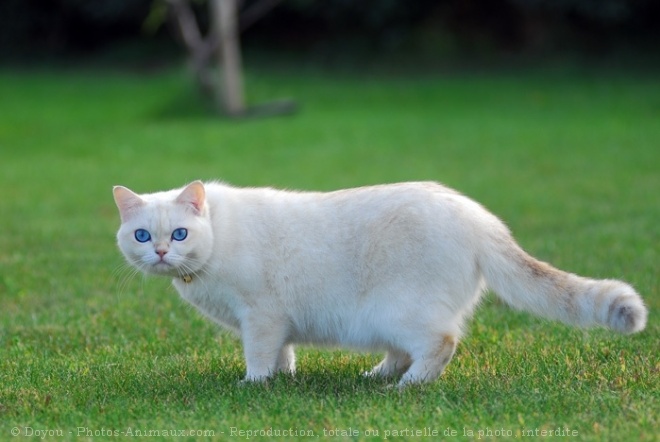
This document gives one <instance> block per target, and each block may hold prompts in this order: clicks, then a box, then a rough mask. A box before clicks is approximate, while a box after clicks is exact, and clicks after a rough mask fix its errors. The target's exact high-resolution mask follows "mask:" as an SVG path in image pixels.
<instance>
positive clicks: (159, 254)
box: [156, 249, 167, 259]
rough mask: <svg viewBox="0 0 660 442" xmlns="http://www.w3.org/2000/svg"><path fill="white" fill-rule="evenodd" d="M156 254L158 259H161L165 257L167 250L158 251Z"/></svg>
mask: <svg viewBox="0 0 660 442" xmlns="http://www.w3.org/2000/svg"><path fill="white" fill-rule="evenodd" d="M156 253H157V254H158V256H160V259H163V256H165V255H167V250H162V249H158V250H156Z"/></svg>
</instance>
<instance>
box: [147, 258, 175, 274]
mask: <svg viewBox="0 0 660 442" xmlns="http://www.w3.org/2000/svg"><path fill="white" fill-rule="evenodd" d="M151 270H152V271H153V272H154V273H157V274H159V275H175V274H177V275H178V272H177V271H176V267H175V266H174V265H173V264H171V263H169V262H167V261H158V262H157V263H155V264H152V266H151Z"/></svg>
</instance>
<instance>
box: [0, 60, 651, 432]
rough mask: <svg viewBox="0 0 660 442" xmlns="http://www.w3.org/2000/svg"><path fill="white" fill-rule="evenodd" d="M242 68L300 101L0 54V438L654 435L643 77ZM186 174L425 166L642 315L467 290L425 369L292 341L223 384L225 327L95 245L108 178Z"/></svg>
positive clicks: (524, 240)
mask: <svg viewBox="0 0 660 442" xmlns="http://www.w3.org/2000/svg"><path fill="white" fill-rule="evenodd" d="M247 84H248V93H249V97H250V101H251V102H253V103H263V102H266V101H268V100H271V99H276V98H281V97H294V98H295V99H297V100H298V101H299V103H300V104H301V111H300V112H299V113H298V114H296V115H294V116H290V117H280V118H270V119H259V120H248V121H227V120H222V119H217V118H215V117H213V116H211V115H206V114H204V113H203V112H201V111H200V108H199V107H197V106H196V100H195V99H194V98H193V97H191V91H192V88H191V87H190V85H189V83H188V81H187V80H186V77H185V74H183V73H181V72H178V71H167V72H161V73H155V74H154V73H152V74H148V75H147V74H138V73H125V72H123V73H122V72H104V71H97V70H91V71H64V70H59V71H58V70H50V71H8V70H5V71H0V190H1V192H2V194H1V195H0V223H1V224H0V226H1V227H2V229H1V230H0V302H1V304H0V306H1V308H0V312H1V314H0V440H9V439H13V438H12V431H13V429H14V428H17V429H18V432H19V434H20V435H22V436H32V437H36V436H41V435H43V434H45V433H41V431H46V430H48V431H51V432H52V433H53V434H52V435H54V436H62V437H57V438H49V439H57V440H62V439H64V440H67V439H75V440H102V439H103V437H95V436H101V435H102V434H106V436H107V433H109V432H118V433H115V434H119V433H120V432H123V433H128V435H129V436H130V435H131V434H132V435H134V436H135V435H138V434H145V433H148V432H150V431H162V432H163V433H161V435H162V434H165V433H164V432H166V431H172V430H186V431H188V430H194V432H195V434H196V432H200V434H201V435H202V436H203V437H201V439H213V440H246V439H247V438H248V437H250V440H268V439H271V438H275V437H274V436H273V437H270V436H269V435H268V433H267V432H268V431H269V429H271V428H272V431H274V432H275V434H277V431H280V432H282V431H287V432H288V431H290V429H291V430H292V431H293V433H294V434H293V435H294V436H297V438H300V439H306V438H307V437H303V436H308V435H309V433H307V432H312V434H313V435H314V436H320V437H324V436H328V437H329V436H337V437H334V438H333V440H345V439H351V438H353V439H366V440H383V439H385V438H387V439H388V440H390V439H391V440H436V439H437V437H436V438H435V439H434V438H431V437H425V435H428V434H433V432H437V433H436V434H438V435H439V436H440V437H444V438H445V439H446V440H461V439H470V440H471V439H474V440H476V439H478V438H479V437H481V438H482V439H491V440H492V439H494V437H490V438H489V437H488V436H489V435H490V436H498V435H500V436H501V435H504V436H505V437H506V436H510V438H511V439H512V438H514V437H515V436H528V435H531V434H533V435H535V437H536V436H542V435H543V434H544V433H542V432H543V431H550V430H552V431H556V429H557V428H558V427H559V428H561V429H562V431H566V430H565V428H568V429H569V431H570V433H569V435H571V436H572V435H575V434H577V435H578V437H577V438H576V437H571V440H624V439H625V440H647V441H651V440H658V439H657V438H658V429H659V428H660V418H659V415H660V401H659V390H660V360H659V357H658V348H659V347H658V343H659V342H660V326H658V315H657V311H658V309H659V308H660V296H659V291H658V274H659V271H658V270H659V269H658V263H659V262H660V259H659V258H660V257H659V253H658V252H659V243H660V241H659V233H660V82H658V81H657V75H656V76H653V75H644V74H625V73H621V72H598V71H597V70H590V69H586V70H575V69H567V70H561V69H559V70H554V71H552V72H542V71H540V70H539V71H536V70H529V71H526V72H518V73H517V72H498V73H491V74H488V73H477V72H465V73H460V72H452V73H444V74H432V73H428V72H426V73H419V74H414V73H408V74H405V75H404V74H399V75H388V76H384V75H376V74H374V73H347V72H343V73H342V72H328V73H325V72H322V71H321V70H314V69H307V70H302V71H297V70H295V69H292V70H290V71H287V70H283V69H273V70H268V69H260V70H258V71H255V72H252V73H251V74H250V75H249V77H248V79H247ZM198 178H200V179H223V180H226V181H228V182H230V183H233V184H236V185H246V186H260V185H272V186H277V187H286V188H296V189H320V190H329V189H336V188H342V187H349V186H359V185H365V184H372V183H382V182H395V181H403V180H437V181H441V182H443V183H445V184H447V185H450V186H452V187H455V188H457V189H459V190H461V191H462V192H464V193H466V194H468V195H470V196H471V197H473V198H475V199H476V200H478V201H480V202H482V203H483V204H484V205H486V206H487V207H489V208H490V209H491V210H492V211H493V212H494V213H496V214H498V215H499V216H500V217H502V218H503V219H504V220H505V221H506V222H507V224H508V225H509V226H510V227H511V229H512V230H513V232H514V234H515V236H516V237H517V238H518V240H519V241H520V243H521V244H522V245H523V247H525V248H526V249H527V250H528V251H529V252H531V253H532V254H533V255H535V256H537V257H538V258H540V259H543V260H546V261H549V262H552V263H553V264H555V265H557V266H559V267H561V268H563V269H565V270H569V271H572V272H575V273H580V274H584V275H586V276H592V277H601V278H605V277H610V278H620V279H625V280H627V281H628V282H630V283H632V284H633V285H634V286H635V287H636V288H637V289H638V290H639V292H640V293H641V294H642V296H643V297H644V298H645V299H646V302H647V304H648V305H649V307H650V309H651V314H650V317H649V325H648V328H647V329H646V331H644V332H643V333H641V334H639V335H635V336H630V337H622V336H618V335H614V334H612V333H609V332H607V331H604V330H591V331H581V330H575V329H570V328H568V327H565V326H563V325H559V324H556V323H550V322H546V321H543V320H540V319H537V318H535V317H532V316H530V315H527V314H523V313H518V312H514V311H512V310H510V309H508V308H507V307H505V306H503V305H502V304H501V303H499V302H498V301H496V300H495V298H493V297H488V298H487V300H486V301H485V302H484V305H483V306H482V307H481V308H480V309H479V310H478V311H477V312H476V314H475V317H474V319H473V320H472V321H471V323H470V325H469V329H468V330H469V331H468V333H467V336H466V338H465V339H464V340H463V341H462V342H461V344H460V345H459V349H458V351H457V354H456V357H455V358H454V360H453V362H452V363H451V364H450V365H449V366H448V368H447V370H446V372H445V374H444V375H443V376H442V377H441V378H440V379H439V380H438V381H437V382H435V383H433V384H430V385H426V386H422V387H413V388H409V389H407V390H405V391H398V390H395V389H394V390H393V389H388V388H387V384H386V383H385V382H383V381H379V380H371V379H363V378H362V377H361V376H360V375H359V374H360V373H361V372H362V371H364V370H365V369H367V368H368V367H370V366H371V365H373V364H374V363H376V362H377V361H378V359H379V356H380V355H376V354H360V353H354V352H351V351H349V350H347V349H315V348H303V349H299V350H298V358H299V371H298V374H297V375H296V377H295V378H290V377H285V376H281V377H277V378H275V379H274V380H272V381H271V382H269V383H268V384H267V385H249V386H242V387H241V386H239V385H238V381H239V379H240V378H241V377H242V376H243V373H244V369H245V366H244V362H243V358H242V351H241V346H240V342H239V341H238V340H237V339H236V338H235V337H233V336H231V335H229V334H226V333H224V332H222V331H220V330H218V328H217V327H215V326H214V325H212V324H211V323H209V322H208V321H206V320H204V319H202V318H201V317H200V316H199V315H198V314H197V313H196V312H195V311H193V309H192V308H191V307H189V306H187V305H186V304H184V302H183V301H180V300H179V299H178V295H177V294H176V292H175V290H174V289H173V288H171V287H170V285H169V281H166V280H162V279H157V278H152V277H150V278H147V277H143V276H135V275H133V274H132V273H131V272H130V271H128V270H127V269H126V267H125V266H124V265H123V260H122V257H121V255H120V253H119V251H118V250H117V248H116V246H115V239H114V235H115V231H116V229H117V227H118V225H119V220H118V215H117V213H116V209H115V206H114V202H113V200H112V195H111V186H112V185H114V184H122V185H126V186H129V187H131V188H132V189H134V190H136V191H139V192H148V191H154V190H161V189H167V188H172V187H178V186H181V185H183V184H184V183H186V182H188V181H191V180H194V179H198ZM337 429H339V430H345V431H346V433H342V432H341V431H339V432H336V430H337ZM349 430H350V433H349ZM241 431H243V433H241ZM248 431H265V432H266V435H265V436H258V435H255V433H248ZM411 431H421V432H422V433H421V435H420V434H418V433H411ZM452 431H454V432H455V433H452ZM489 431H490V433H488V432H489ZM104 432H105V433H104ZM139 432H142V433H139ZM205 432H206V433H205ZM356 432H357V433H356ZM470 432H472V433H470ZM480 432H483V433H480ZM573 432H576V433H573ZM204 433H205V434H206V435H205V436H204ZM152 434H154V433H152ZM280 434H283V433H280ZM346 434H352V435H353V436H346ZM356 434H357V435H356ZM370 434H372V435H373V436H369V435H370ZM564 434H566V433H564ZM545 435H546V436H547V435H548V433H545ZM548 437H549V436H548ZM108 439H110V438H108ZM111 439H113V440H116V439H117V438H111ZM172 439H176V440H186V438H185V437H176V438H172ZM190 439H193V437H190ZM279 439H280V440H282V439H283V438H279ZM529 439H532V437H531V436H530V437H529ZM545 439H547V438H545ZM558 439H561V440H566V439H567V437H559V438H557V437H554V436H553V437H552V438H551V439H549V440H558Z"/></svg>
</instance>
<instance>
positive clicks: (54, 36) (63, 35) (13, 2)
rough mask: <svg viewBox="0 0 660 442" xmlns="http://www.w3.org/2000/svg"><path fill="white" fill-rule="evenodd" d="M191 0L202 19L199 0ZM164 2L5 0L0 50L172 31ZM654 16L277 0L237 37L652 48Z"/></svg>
mask: <svg viewBox="0 0 660 442" xmlns="http://www.w3.org/2000/svg"><path fill="white" fill-rule="evenodd" d="M254 1H255V0H247V1H245V2H244V4H245V5H244V6H249V4H250V3H253V2H254ZM195 3H196V9H197V12H198V14H199V16H200V19H201V21H202V22H204V21H205V17H204V15H205V11H206V5H205V1H204V0H196V1H195ZM163 10H164V9H163V3H162V0H94V1H88V0H2V2H0V54H2V55H3V56H4V57H11V58H19V59H29V58H30V57H32V56H34V55H35V54H39V55H43V54H50V55H62V54H66V55H79V54H85V53H89V52H94V51H99V50H102V49H104V48H107V47H108V46H110V45H113V44H117V42H124V43H125V42H132V41H141V40H145V39H146V38H149V39H151V41H157V40H169V39H172V37H173V34H174V33H173V32H172V29H171V27H170V26H168V25H167V23H166V22H167V20H166V19H165V17H164V15H163V14H157V13H154V11H161V12H162V11H163ZM148 17H149V18H148ZM659 19H660V2H658V1H657V0H361V1H355V0H322V1H321V0H284V1H283V2H282V3H281V4H280V5H279V6H278V7H277V8H275V9H274V10H273V11H272V12H271V13H270V14H268V15H267V16H266V17H265V18H263V19H262V20H261V21H260V22H259V23H258V24H257V25H256V26H253V27H251V28H250V29H249V30H248V31H247V32H246V33H245V34H244V37H243V39H244V42H245V44H246V45H248V46H249V45H256V46H262V47H263V46H268V45H277V46H278V47H282V48H285V49H293V50H296V49H310V48H311V49H314V50H327V51H347V50H349V51H350V50H354V49H356V48H362V49H381V50H396V49H405V50H420V51H427V52H429V51H433V52H437V53H443V52H444V53H447V52H453V53H465V52H513V53H544V52H549V51H566V50H577V51H588V52H597V53H603V52H608V51H613V50H635V51H639V50H642V51H655V50H657V48H658V43H659V42H660V38H659V37H660V26H658V20H659Z"/></svg>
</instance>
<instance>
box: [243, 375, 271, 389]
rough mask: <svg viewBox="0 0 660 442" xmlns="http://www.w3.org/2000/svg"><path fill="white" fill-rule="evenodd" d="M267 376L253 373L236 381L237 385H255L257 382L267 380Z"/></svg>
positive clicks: (260, 382)
mask: <svg viewBox="0 0 660 442" xmlns="http://www.w3.org/2000/svg"><path fill="white" fill-rule="evenodd" d="M268 379H269V378H268V376H255V375H252V376H250V375H247V376H245V378H243V379H241V380H240V381H239V382H238V385H239V386H246V385H257V384H264V383H266V382H268Z"/></svg>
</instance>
